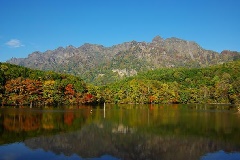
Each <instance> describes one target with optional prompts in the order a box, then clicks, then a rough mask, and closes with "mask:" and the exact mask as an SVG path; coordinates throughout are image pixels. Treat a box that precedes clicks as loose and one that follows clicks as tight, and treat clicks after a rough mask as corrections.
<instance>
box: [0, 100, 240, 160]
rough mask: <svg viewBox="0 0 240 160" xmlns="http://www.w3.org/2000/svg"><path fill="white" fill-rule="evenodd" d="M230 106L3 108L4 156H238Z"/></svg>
mask: <svg viewBox="0 0 240 160" xmlns="http://www.w3.org/2000/svg"><path fill="white" fill-rule="evenodd" d="M238 109H239V108H238V107H236V106H231V105H200V104H192V105H177V104H174V105H108V104H106V107H105V108H104V107H103V106H98V107H91V106H81V107H71V106H70V107H61V108H54V109H53V108H41V109H39V108H31V109H27V108H1V109H0V135H1V136H0V159H1V160H20V159H24V160H26V159H34V160H37V159H53V160H57V159H62V160H64V159H68V160H79V159H97V160H101V159H108V160H116V159H126V160H128V159H137V160H141V159H143V160H146V159H161V160H171V159H174V160H177V159H179V160H198V159H199V160H215V159H218V160H221V159H224V160H225V159H229V160H239V159H240V112H239V110H238Z"/></svg>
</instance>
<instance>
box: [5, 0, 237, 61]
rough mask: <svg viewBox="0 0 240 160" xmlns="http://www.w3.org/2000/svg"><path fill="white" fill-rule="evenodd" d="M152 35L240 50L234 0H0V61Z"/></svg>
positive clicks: (145, 38)
mask: <svg viewBox="0 0 240 160" xmlns="http://www.w3.org/2000/svg"><path fill="white" fill-rule="evenodd" d="M156 35H160V36H161V37H163V38H170V37H177V38H181V39H185V40H190V41H195V42H197V43H198V44H199V45H201V46H202V47H203V48H206V49H210V50H214V51H217V52H221V51H222V50H224V49H228V50H236V51H240V1H239V0H0V61H2V62H4V61H6V60H8V59H10V58H12V57H18V58H19V57H21V58H25V57H27V56H28V54H30V53H32V52H34V51H41V52H44V51H46V50H53V49H56V48H57V47H59V46H62V47H66V46H68V45H73V46H75V47H79V46H81V45H83V44H84V43H93V44H102V45H104V46H112V45H115V44H119V43H122V42H127V41H132V40H136V41H146V42H150V41H151V40H152V39H153V38H154V37H155V36H156Z"/></svg>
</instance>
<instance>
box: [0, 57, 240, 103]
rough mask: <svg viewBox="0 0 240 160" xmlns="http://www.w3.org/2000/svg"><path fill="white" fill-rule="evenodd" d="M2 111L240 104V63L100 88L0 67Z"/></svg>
mask: <svg viewBox="0 0 240 160" xmlns="http://www.w3.org/2000/svg"><path fill="white" fill-rule="evenodd" d="M0 83H1V86H0V103H1V105H2V106H6V105H8V106H24V105H26V106H30V107H32V106H45V105H54V106H57V105H64V104H76V105H81V104H100V103H103V102H105V103H116V104H118V103H119V104H150V103H155V104H160V103H164V104H168V103H176V104H178V103H214V104H215V103H219V104H220V103H221V104H223V103H224V104H225V103H228V104H240V61H239V60H238V61H233V62H227V63H223V64H220V65H214V66H210V67H206V68H162V69H157V70H152V71H148V72H142V73H138V75H136V76H132V77H128V78H124V79H121V80H119V81H117V82H114V83H110V84H106V85H103V86H96V85H92V84H88V83H85V82H84V81H83V80H82V79H81V77H77V76H73V75H68V74H61V73H56V72H53V71H40V70H33V69H29V68H25V67H22V66H17V65H12V64H8V63H0Z"/></svg>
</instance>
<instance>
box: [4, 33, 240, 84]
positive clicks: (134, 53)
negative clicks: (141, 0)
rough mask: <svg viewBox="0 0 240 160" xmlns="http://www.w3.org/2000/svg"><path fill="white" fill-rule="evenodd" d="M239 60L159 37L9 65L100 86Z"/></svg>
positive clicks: (69, 49) (36, 55)
mask: <svg viewBox="0 0 240 160" xmlns="http://www.w3.org/2000/svg"><path fill="white" fill-rule="evenodd" d="M237 59H240V53H239V52H232V51H223V52H221V53H217V52H214V51H210V50H205V49H203V48H202V47H200V46H199V45H198V44H197V43H195V42H192V41H186V40H182V39H178V38H168V39H165V40H164V39H163V38H161V37H160V36H156V37H154V38H153V40H152V42H150V43H146V42H136V41H132V42H125V43H122V44H118V45H114V46H112V47H104V46H102V45H95V44H88V43H86V44H84V45H82V46H80V47H78V48H76V47H74V46H68V47H66V48H63V47H59V48H57V49H55V50H48V51H46V52H43V53H42V52H33V53H32V54H30V55H29V56H28V57H27V58H20V59H18V58H12V59H10V60H9V61H7V62H8V63H12V64H17V65H22V66H25V67H29V68H34V69H41V70H53V71H57V72H63V73H70V74H74V75H79V76H81V77H82V78H83V79H84V80H86V81H87V82H97V83H99V82H100V81H101V82H103V81H104V82H110V81H114V79H117V78H119V77H124V76H131V75H135V74H137V73H138V72H140V71H146V70H151V69H156V68H161V67H205V66H209V65H213V64H218V63H223V62H227V61H232V60H237ZM106 79H108V80H109V81H107V80H106ZM101 82H100V83H101Z"/></svg>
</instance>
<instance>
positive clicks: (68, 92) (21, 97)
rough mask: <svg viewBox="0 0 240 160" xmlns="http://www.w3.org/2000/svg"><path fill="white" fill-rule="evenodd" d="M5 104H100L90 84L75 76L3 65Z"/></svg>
mask: <svg viewBox="0 0 240 160" xmlns="http://www.w3.org/2000/svg"><path fill="white" fill-rule="evenodd" d="M0 84H1V88H0V102H1V104H2V105H18V106H22V105H29V106H43V105H61V104H88V103H90V104H91V103H97V99H96V97H95V96H94V95H92V94H91V93H90V92H89V91H88V87H87V84H86V83H85V82H84V81H83V80H82V79H81V78H80V77H76V76H73V75H67V74H59V73H55V72H52V71H45V72H44V71H40V70H32V69H29V68H25V67H22V66H17V65H12V64H8V63H0Z"/></svg>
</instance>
